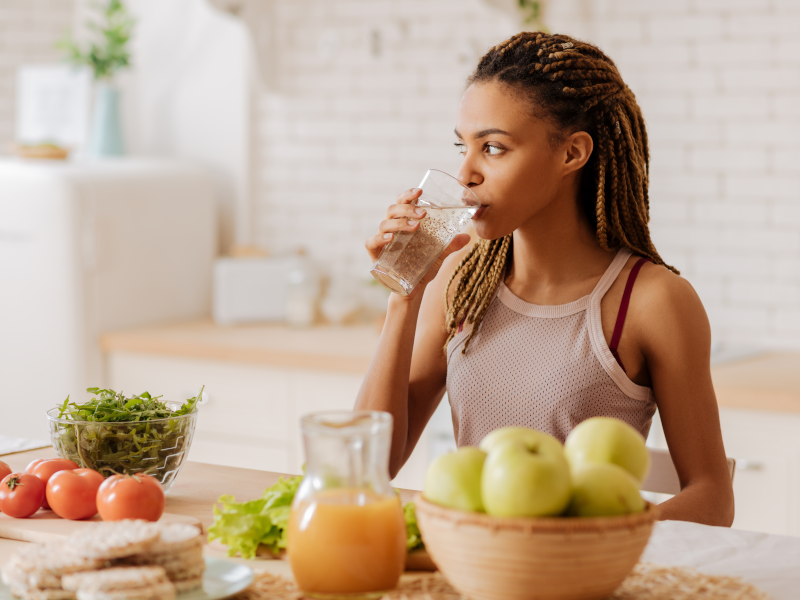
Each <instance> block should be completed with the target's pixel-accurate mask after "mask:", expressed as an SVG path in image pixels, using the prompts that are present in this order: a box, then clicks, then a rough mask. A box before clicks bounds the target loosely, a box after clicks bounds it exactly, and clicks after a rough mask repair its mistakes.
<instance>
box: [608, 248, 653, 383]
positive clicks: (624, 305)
mask: <svg viewBox="0 0 800 600" xmlns="http://www.w3.org/2000/svg"><path fill="white" fill-rule="evenodd" d="M648 261H650V259H649V258H640V259H639V260H637V261H636V264H635V265H633V268H632V269H631V272H630V275H628V281H627V283H626V284H625V291H624V292H622V302H620V304H619V312H618V313H617V322H616V323H615V324H614V333H613V334H612V335H611V343H610V344H609V345H608V349H609V350H611V354H612V355H614V358H616V359H617V362H618V363H619V366H620V367H622V370H623V371H625V365H623V364H622V359H621V358H620V357H619V354H618V353H617V347H618V346H619V340H620V338H621V337H622V327H623V326H624V325H625V317H626V316H627V314H628V304H630V301H631V291H632V290H633V284H634V282H635V281H636V276H637V275H638V274H639V270H640V269H641V268H642V265H643V264H644V263H646V262H648ZM650 262H652V261H650ZM625 372H626V373H627V371H625Z"/></svg>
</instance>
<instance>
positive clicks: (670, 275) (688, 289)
mask: <svg viewBox="0 0 800 600" xmlns="http://www.w3.org/2000/svg"><path fill="white" fill-rule="evenodd" d="M637 260H638V257H635V256H633V257H631V258H630V259H629V261H628V264H629V265H631V266H633V265H634V264H636V261H637ZM636 288H637V295H638V296H639V297H640V299H641V300H643V301H645V302H646V304H647V305H648V306H653V307H661V308H668V307H676V306H682V305H687V304H688V305H691V304H694V303H700V297H699V296H698V295H697V292H696V291H695V289H694V287H693V286H692V284H691V283H689V281H688V280H687V279H686V278H684V277H683V276H681V275H679V274H677V273H675V272H673V271H671V270H670V269H668V268H667V267H665V266H663V265H657V264H654V263H651V262H649V261H648V262H645V263H644V264H643V265H642V267H641V270H640V271H639V275H638V277H637V279H636ZM700 305H701V306H702V303H700Z"/></svg>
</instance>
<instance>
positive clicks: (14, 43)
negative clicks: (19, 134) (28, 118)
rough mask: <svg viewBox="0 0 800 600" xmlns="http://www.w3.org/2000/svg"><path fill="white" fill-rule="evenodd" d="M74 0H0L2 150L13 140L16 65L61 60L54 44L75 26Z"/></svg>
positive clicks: (0, 123)
mask: <svg viewBox="0 0 800 600" xmlns="http://www.w3.org/2000/svg"><path fill="white" fill-rule="evenodd" d="M74 7H75V2H74V0H0V154H7V153H9V152H10V149H11V145H12V143H13V141H14V114H15V110H16V109H15V99H16V91H15V90H16V84H15V82H16V76H17V67H18V66H19V65H21V64H27V63H39V62H53V61H56V60H59V56H60V53H58V52H57V51H56V50H55V48H54V44H55V43H56V41H57V40H59V39H61V38H62V37H63V36H64V34H65V33H67V31H68V30H69V28H70V27H71V26H72V19H73V10H74Z"/></svg>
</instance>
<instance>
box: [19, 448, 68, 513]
mask: <svg viewBox="0 0 800 600" xmlns="http://www.w3.org/2000/svg"><path fill="white" fill-rule="evenodd" d="M77 468H78V465H76V464H75V463H74V462H72V461H71V460H69V459H68V458H44V459H41V458H40V459H39V460H35V461H33V462H32V463H31V464H29V465H28V466H27V467H25V472H26V473H30V474H31V475H36V476H37V477H38V478H39V479H41V480H42V483H43V484H44V485H45V486H47V482H48V481H49V480H50V478H51V477H52V476H53V474H54V473H58V472H59V471H71V470H73V469H77ZM45 489H46V488H45ZM42 508H50V505H49V504H48V503H47V495H46V494H45V499H44V500H43V501H42Z"/></svg>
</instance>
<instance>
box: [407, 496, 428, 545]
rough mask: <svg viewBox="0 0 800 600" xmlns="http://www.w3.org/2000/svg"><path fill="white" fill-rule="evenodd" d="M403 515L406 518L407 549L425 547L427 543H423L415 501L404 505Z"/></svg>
mask: <svg viewBox="0 0 800 600" xmlns="http://www.w3.org/2000/svg"><path fill="white" fill-rule="evenodd" d="M403 517H405V520H406V550H407V551H408V552H411V551H412V550H419V549H420V548H424V547H425V544H423V543H422V534H421V533H420V532H419V526H418V525H417V513H416V509H415V508H414V503H413V502H409V503H408V504H406V505H405V506H404V507H403Z"/></svg>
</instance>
